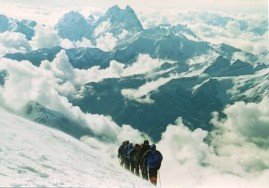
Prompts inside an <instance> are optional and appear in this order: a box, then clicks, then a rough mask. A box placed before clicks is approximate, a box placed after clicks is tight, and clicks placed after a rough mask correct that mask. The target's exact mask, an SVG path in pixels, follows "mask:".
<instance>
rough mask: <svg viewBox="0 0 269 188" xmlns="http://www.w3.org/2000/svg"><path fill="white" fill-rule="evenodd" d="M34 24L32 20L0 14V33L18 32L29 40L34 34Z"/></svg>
mask: <svg viewBox="0 0 269 188" xmlns="http://www.w3.org/2000/svg"><path fill="white" fill-rule="evenodd" d="M36 24H37V23H36V22H35V21H32V20H21V21H19V20H16V19H13V18H8V17H6V16H5V15H2V14H0V33H2V32H5V31H13V32H18V33H22V34H24V35H25V37H26V39H28V40H30V39H31V38H32V37H33V36H34V34H35V30H34V27H35V26H36Z"/></svg>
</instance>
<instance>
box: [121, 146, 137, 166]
mask: <svg viewBox="0 0 269 188" xmlns="http://www.w3.org/2000/svg"><path fill="white" fill-rule="evenodd" d="M133 148H134V147H133V144H132V143H129V144H127V145H126V146H125V147H124V149H123V153H124V162H125V165H124V167H125V168H126V169H127V170H130V163H131V156H130V154H131V151H132V150H133Z"/></svg>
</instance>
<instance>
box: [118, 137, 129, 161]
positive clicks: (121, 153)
mask: <svg viewBox="0 0 269 188" xmlns="http://www.w3.org/2000/svg"><path fill="white" fill-rule="evenodd" d="M128 144H129V141H128V140H125V141H124V142H122V144H121V146H120V147H119V149H118V158H119V159H120V165H121V166H124V163H125V160H124V153H123V149H124V147H125V146H126V145H128Z"/></svg>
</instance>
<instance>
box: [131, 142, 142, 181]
mask: <svg viewBox="0 0 269 188" xmlns="http://www.w3.org/2000/svg"><path fill="white" fill-rule="evenodd" d="M140 149H141V146H140V145H139V144H135V146H134V148H133V150H132V151H131V153H130V162H131V163H130V164H131V172H132V173H135V174H136V175H138V176H139V152H140Z"/></svg>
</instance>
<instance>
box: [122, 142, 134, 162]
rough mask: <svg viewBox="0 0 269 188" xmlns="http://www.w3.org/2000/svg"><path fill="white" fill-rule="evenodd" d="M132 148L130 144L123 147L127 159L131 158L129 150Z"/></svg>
mask: <svg viewBox="0 0 269 188" xmlns="http://www.w3.org/2000/svg"><path fill="white" fill-rule="evenodd" d="M132 150H133V146H132V145H127V146H126V147H125V148H124V154H125V157H126V158H127V159H130V158H131V155H130V154H131V152H132Z"/></svg>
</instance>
